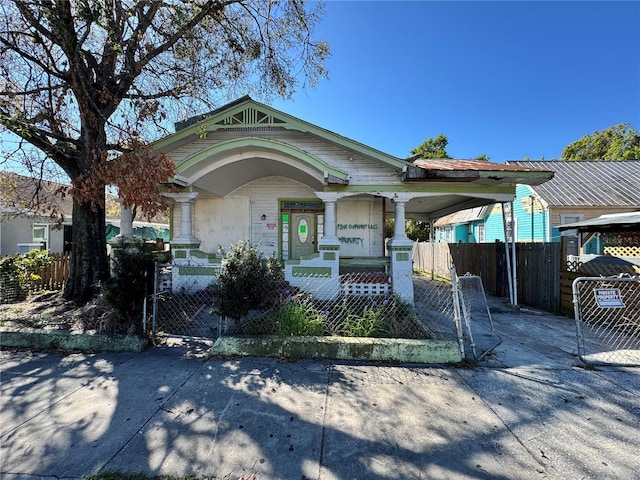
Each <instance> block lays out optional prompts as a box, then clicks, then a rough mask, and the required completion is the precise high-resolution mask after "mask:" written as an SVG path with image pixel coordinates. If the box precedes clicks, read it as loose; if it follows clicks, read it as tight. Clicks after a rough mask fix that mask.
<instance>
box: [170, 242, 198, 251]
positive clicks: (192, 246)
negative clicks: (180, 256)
mask: <svg viewBox="0 0 640 480" xmlns="http://www.w3.org/2000/svg"><path fill="white" fill-rule="evenodd" d="M169 245H170V246H171V249H172V250H178V249H182V250H195V249H197V248H198V247H200V243H172V242H170V243H169Z"/></svg>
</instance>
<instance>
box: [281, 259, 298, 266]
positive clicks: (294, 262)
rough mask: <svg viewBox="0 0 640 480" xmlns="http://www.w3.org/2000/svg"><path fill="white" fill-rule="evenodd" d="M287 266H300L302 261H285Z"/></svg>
mask: <svg viewBox="0 0 640 480" xmlns="http://www.w3.org/2000/svg"><path fill="white" fill-rule="evenodd" d="M284 264H285V265H300V260H285V261H284Z"/></svg>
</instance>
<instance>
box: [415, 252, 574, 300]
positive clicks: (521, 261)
mask: <svg viewBox="0 0 640 480" xmlns="http://www.w3.org/2000/svg"><path fill="white" fill-rule="evenodd" d="M561 258H562V257H561V244H560V243H516V272H517V286H518V303H522V304H524V305H529V306H532V307H537V308H541V309H543V310H547V311H550V312H560V311H561V297H560V270H561V266H562V265H561V264H562V262H561ZM413 262H414V263H413V267H414V269H416V270H420V271H423V272H426V273H428V274H431V273H433V274H434V276H436V277H441V278H445V279H451V273H450V268H451V265H455V267H456V271H457V273H458V275H464V274H465V273H467V272H468V273H472V274H474V275H478V276H479V277H480V278H481V279H482V284H483V286H484V289H485V292H486V293H487V294H489V295H494V296H498V297H509V280H508V276H507V259H506V252H505V244H504V243H430V242H419V243H415V244H414V249H413ZM569 288H570V287H569Z"/></svg>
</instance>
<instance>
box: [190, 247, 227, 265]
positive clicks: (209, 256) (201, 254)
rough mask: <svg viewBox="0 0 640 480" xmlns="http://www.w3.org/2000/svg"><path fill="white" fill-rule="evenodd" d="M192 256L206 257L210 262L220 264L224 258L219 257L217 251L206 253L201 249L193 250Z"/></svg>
mask: <svg viewBox="0 0 640 480" xmlns="http://www.w3.org/2000/svg"><path fill="white" fill-rule="evenodd" d="M191 256H192V257H196V258H204V259H207V260H209V262H210V263H215V264H220V263H221V262H222V259H220V258H218V257H217V256H216V254H215V253H206V252H203V251H201V250H193V251H192V252H191Z"/></svg>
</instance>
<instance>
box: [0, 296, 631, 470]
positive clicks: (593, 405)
mask: <svg viewBox="0 0 640 480" xmlns="http://www.w3.org/2000/svg"><path fill="white" fill-rule="evenodd" d="M493 318H494V322H495V325H496V328H497V329H498V331H499V332H500V336H501V337H502V343H501V344H500V345H499V346H498V347H497V348H496V350H495V351H494V352H493V353H492V354H490V355H488V356H487V358H486V360H484V361H483V362H481V364H480V365H478V366H477V367H475V368H470V367H461V366H441V365H382V364H378V365H376V364H364V363H345V362H334V361H306V360H305V361H299V362H286V361H279V360H277V359H262V358H257V359H256V358H249V359H215V360H209V359H207V358H206V349H207V345H206V344H203V343H200V344H199V343H195V342H194V343H181V342H175V343H173V344H168V345H165V346H161V347H154V348H151V349H148V350H146V351H144V352H143V353H139V354H125V353H121V354H107V353H104V354H102V353H96V354H81V353H74V354H66V355H65V354H59V353H48V354H45V353H25V352H11V351H4V352H2V353H1V354H0V367H1V369H2V373H1V380H2V382H1V391H0V400H1V411H0V476H1V477H2V479H20V480H31V479H35V478H45V479H49V478H50V479H53V478H56V479H71V478H82V477H83V476H86V475H89V474H94V473H98V472H104V471H119V472H132V473H133V472H143V473H146V474H148V475H190V476H197V477H219V478H233V479H235V478H245V479H248V478H256V479H287V480H291V479H322V480H333V479H345V480H347V479H348V480H355V479H374V480H375V479H428V478H437V479H462V478H481V479H482V478H486V479H500V478H503V479H531V478H557V479H585V478H586V479H596V478H597V479H602V478H612V479H613V478H615V479H640V368H615V369H614V368H604V367H602V368H598V369H597V370H594V369H587V368H584V366H583V365H580V362H579V361H578V359H577V358H576V356H575V351H576V347H575V334H574V329H573V328H574V327H573V322H572V321H570V320H569V319H566V318H561V317H554V316H551V315H539V314H535V312H533V313H532V312H526V311H520V312H518V311H513V310H510V309H502V310H501V309H500V308H496V309H495V312H494V313H493ZM254 474H255V476H252V475H254Z"/></svg>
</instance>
